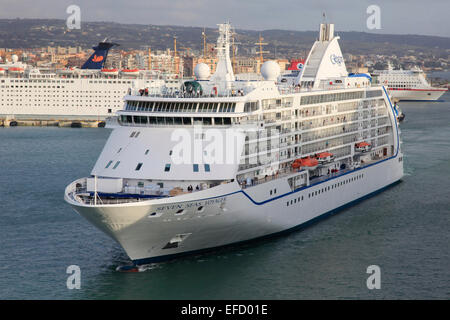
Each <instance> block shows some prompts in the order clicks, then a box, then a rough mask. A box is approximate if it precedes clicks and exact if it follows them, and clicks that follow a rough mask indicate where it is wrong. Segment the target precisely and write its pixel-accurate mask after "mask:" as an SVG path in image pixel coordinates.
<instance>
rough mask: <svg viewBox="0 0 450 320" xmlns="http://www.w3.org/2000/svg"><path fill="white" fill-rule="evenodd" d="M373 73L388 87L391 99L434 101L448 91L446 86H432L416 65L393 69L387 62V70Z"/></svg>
mask: <svg viewBox="0 0 450 320" xmlns="http://www.w3.org/2000/svg"><path fill="white" fill-rule="evenodd" d="M373 75H374V77H377V79H378V82H379V83H380V84H382V85H384V86H386V87H388V90H389V93H390V94H391V95H392V99H393V100H398V101H400V100H410V101H411V100H412V101H414V100H416V101H436V100H438V99H439V98H440V97H441V96H442V95H443V94H444V93H446V92H447V91H448V89H447V88H439V87H432V86H431V85H430V84H429V83H428V81H427V79H426V76H425V73H424V72H423V71H422V70H421V69H420V68H418V67H415V68H413V69H411V70H393V68H392V66H391V65H390V64H389V66H388V70H375V71H374V72H373Z"/></svg>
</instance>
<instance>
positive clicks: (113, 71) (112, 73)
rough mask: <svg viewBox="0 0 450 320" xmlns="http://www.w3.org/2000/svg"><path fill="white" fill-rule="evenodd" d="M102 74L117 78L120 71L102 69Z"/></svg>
mask: <svg viewBox="0 0 450 320" xmlns="http://www.w3.org/2000/svg"><path fill="white" fill-rule="evenodd" d="M102 73H103V74H107V75H114V76H115V75H118V74H119V69H102Z"/></svg>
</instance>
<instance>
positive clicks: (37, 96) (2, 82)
mask: <svg viewBox="0 0 450 320" xmlns="http://www.w3.org/2000/svg"><path fill="white" fill-rule="evenodd" d="M113 45H115V44H113V43H110V42H107V40H106V39H105V40H104V41H103V42H100V43H99V44H98V45H97V46H95V47H94V48H93V49H94V53H93V54H92V55H91V56H90V57H89V59H88V60H87V61H86V62H85V63H84V65H83V66H82V67H81V69H78V68H67V69H59V70H51V69H44V68H33V67H31V66H29V65H27V64H25V63H22V62H19V61H18V57H17V56H16V55H13V57H12V61H11V62H9V63H6V64H0V116H14V117H16V118H30V119H70V118H75V119H79V120H81V119H94V120H99V119H101V120H103V119H105V118H106V117H109V116H112V115H114V114H115V112H116V111H118V110H120V109H122V108H123V103H124V101H123V97H124V96H125V95H126V94H127V92H128V89H129V88H138V87H139V88H148V91H149V92H150V93H151V94H152V93H153V94H154V93H162V92H174V91H177V90H179V88H180V84H181V83H180V80H179V79H177V78H175V76H172V75H161V74H158V73H156V72H154V71H149V70H139V69H132V70H127V69H122V70H119V69H105V68H104V63H105V62H106V58H107V55H108V51H109V50H110V48H111V47H112V46H113Z"/></svg>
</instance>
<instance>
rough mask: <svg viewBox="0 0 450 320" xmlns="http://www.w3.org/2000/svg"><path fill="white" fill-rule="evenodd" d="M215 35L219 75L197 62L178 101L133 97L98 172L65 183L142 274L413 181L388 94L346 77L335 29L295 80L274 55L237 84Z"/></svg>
mask: <svg viewBox="0 0 450 320" xmlns="http://www.w3.org/2000/svg"><path fill="white" fill-rule="evenodd" d="M219 31H220V35H219V38H218V41H217V54H218V58H219V62H218V65H217V71H216V72H215V73H214V74H213V75H212V76H210V74H209V68H208V67H207V66H206V65H202V64H200V65H198V66H197V67H196V70H195V73H196V77H197V80H196V81H190V82H186V83H185V84H184V88H183V89H184V90H183V94H182V95H178V96H177V95H157V94H155V95H151V96H141V95H140V94H138V93H137V91H133V92H132V93H131V94H130V95H127V96H126V97H125V100H126V106H125V108H124V109H123V110H121V111H119V112H118V116H117V120H116V122H111V123H109V124H108V126H110V127H112V128H113V131H112V133H111V135H110V137H109V139H108V141H107V142H106V145H105V147H104V149H103V151H102V153H101V154H100V156H99V158H98V160H97V162H96V164H95V166H94V168H93V169H92V172H91V175H90V176H88V177H85V178H81V179H78V180H76V181H74V182H72V183H70V184H69V185H68V186H67V188H66V189H65V196H64V198H65V200H66V201H67V202H68V203H69V204H70V205H71V206H72V207H73V208H74V209H75V210H76V211H77V212H78V213H79V214H80V215H81V216H83V217H84V218H86V219H87V220H88V221H89V222H91V223H92V224H93V225H95V226H96V227H97V228H99V229H100V230H101V231H103V232H105V233H106V234H107V235H109V236H110V237H111V238H112V239H114V240H115V241H117V242H118V243H119V244H120V245H121V246H122V247H123V248H124V250H125V251H126V253H127V254H128V256H129V257H130V258H131V260H132V261H133V263H134V265H135V266H136V267H133V268H138V267H137V266H139V265H142V264H146V263H151V262H156V261H162V260H166V259H170V258H173V257H176V256H180V255H184V254H190V253H194V252H202V251H205V250H211V249H213V248H217V247H221V246H226V245H231V244H235V243H240V242H243V241H248V240H252V239H258V238H261V237H266V236H271V235H275V234H279V233H282V232H286V231H291V230H293V229H296V228H299V227H303V226H305V225H307V224H310V223H311V222H314V221H316V220H318V219H320V218H323V217H325V216H327V215H330V214H332V213H335V212H337V211H338V209H340V208H342V207H344V206H347V205H350V204H352V203H354V202H355V201H358V200H361V199H364V198H366V197H368V196H370V195H373V194H374V193H377V192H380V191H382V190H383V189H385V188H387V187H388V186H390V185H392V184H394V183H396V182H398V181H399V180H400V179H401V178H402V176H403V161H402V160H403V154H402V151H401V141H400V129H399V127H398V122H397V117H396V115H395V113H394V110H393V106H392V104H391V101H390V98H389V95H388V94H387V91H386V88H385V87H383V86H379V85H372V84H371V82H370V77H369V78H368V77H367V76H351V77H349V76H348V73H347V69H346V67H345V62H344V60H343V58H342V53H341V49H340V47H339V43H338V40H339V37H338V36H335V35H334V25H333V24H321V25H320V36H319V40H317V41H316V42H315V43H314V45H313V47H312V50H311V52H310V53H309V56H308V58H307V60H306V62H305V66H304V70H303V72H302V73H301V74H299V77H298V78H297V79H296V82H295V85H294V86H292V85H286V83H285V82H283V83H281V82H277V79H278V77H279V74H280V70H279V67H278V64H277V63H275V62H274V61H267V62H265V63H264V65H263V66H262V69H261V73H262V75H263V77H264V80H260V81H250V80H249V81H247V80H244V81H237V80H235V77H234V74H233V70H232V66H231V61H230V57H229V44H230V25H229V24H221V25H219ZM186 137H187V138H186ZM223 137H225V138H226V139H225V141H224V140H223V139H222V138H223ZM363 142H366V143H367V144H370V150H369V149H366V150H365V151H367V152H364V153H363V152H360V151H361V143H363ZM362 145H365V144H362ZM357 146H359V148H358V147H357ZM319 155H322V156H324V157H323V158H320V161H319V160H318V157H319Z"/></svg>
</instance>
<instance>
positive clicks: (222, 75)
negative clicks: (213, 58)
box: [211, 23, 235, 89]
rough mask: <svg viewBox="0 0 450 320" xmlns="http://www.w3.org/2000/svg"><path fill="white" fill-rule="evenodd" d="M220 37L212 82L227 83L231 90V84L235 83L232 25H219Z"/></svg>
mask: <svg viewBox="0 0 450 320" xmlns="http://www.w3.org/2000/svg"><path fill="white" fill-rule="evenodd" d="M218 26H219V37H218V38H217V46H216V52H217V58H218V62H217V67H216V72H215V73H214V74H213V75H212V77H211V81H214V82H217V83H219V82H221V83H223V82H225V83H226V88H227V89H228V88H231V82H233V81H235V77H234V72H233V67H232V65H231V59H230V42H231V25H230V24H229V23H223V24H219V25H218Z"/></svg>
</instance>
